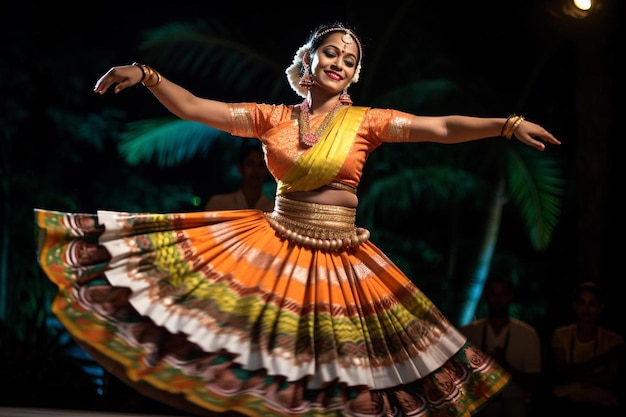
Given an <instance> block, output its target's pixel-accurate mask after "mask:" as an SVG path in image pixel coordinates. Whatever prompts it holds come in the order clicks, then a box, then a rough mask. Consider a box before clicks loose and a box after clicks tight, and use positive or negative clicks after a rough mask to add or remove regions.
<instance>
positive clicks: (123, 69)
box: [93, 65, 144, 94]
mask: <svg viewBox="0 0 626 417" xmlns="http://www.w3.org/2000/svg"><path fill="white" fill-rule="evenodd" d="M143 78H144V73H143V71H142V70H141V67H140V66H138V65H121V66H118V67H112V68H111V69H110V70H108V71H107V72H106V74H104V75H103V76H102V77H100V79H99V80H98V81H97V82H96V85H95V87H94V88H93V91H94V92H95V93H98V94H104V93H106V92H107V90H108V89H109V87H111V86H112V85H115V87H114V88H113V92H114V93H119V92H120V91H122V90H124V89H125V88H128V87H132V86H134V85H136V84H139V83H140V82H141V80H143Z"/></svg>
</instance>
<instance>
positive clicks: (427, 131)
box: [410, 116, 561, 151]
mask: <svg viewBox="0 0 626 417" xmlns="http://www.w3.org/2000/svg"><path fill="white" fill-rule="evenodd" d="M516 117H517V116H516ZM515 120H516V119H514V118H509V119H506V118H483V117H471V116H440V117H436V116H435V117H428V116H413V118H412V120H411V136H410V140H411V141H415V142H438V143H445V144H452V143H461V142H469V141H473V140H478V139H484V138H491V137H497V136H501V135H502V134H503V127H504V125H505V123H511V122H512V121H513V124H511V125H510V126H507V127H508V128H512V127H513V125H514V124H515V123H514V121H515ZM507 131H508V129H507ZM511 135H512V137H515V138H517V139H518V140H519V141H520V142H522V143H525V144H526V145H529V146H532V147H534V148H537V149H538V150H540V151H543V150H544V149H545V148H546V146H545V144H546V143H549V144H553V145H559V144H561V142H560V141H559V140H558V139H556V138H555V137H554V136H553V135H552V134H551V133H549V132H548V131H546V129H544V128H543V127H542V126H540V125H538V124H536V123H533V122H530V121H528V120H521V121H520V122H519V123H518V124H517V126H515V128H514V129H513V131H512V132H511Z"/></svg>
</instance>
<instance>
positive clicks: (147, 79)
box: [133, 62, 162, 88]
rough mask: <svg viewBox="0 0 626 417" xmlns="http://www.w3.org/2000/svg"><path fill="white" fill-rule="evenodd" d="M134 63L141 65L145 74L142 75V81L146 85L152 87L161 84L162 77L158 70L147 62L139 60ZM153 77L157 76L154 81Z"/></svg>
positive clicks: (140, 67)
mask: <svg viewBox="0 0 626 417" xmlns="http://www.w3.org/2000/svg"><path fill="white" fill-rule="evenodd" d="M133 65H134V66H136V67H139V69H140V70H141V73H142V74H143V76H142V77H141V80H140V82H141V83H142V84H143V85H144V86H146V87H148V88H151V87H156V86H157V85H159V84H161V79H162V77H161V74H159V72H158V71H156V70H155V69H153V68H152V67H149V66H147V65H145V64H140V63H138V62H133ZM153 78H156V80H154V81H153Z"/></svg>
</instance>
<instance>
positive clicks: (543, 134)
mask: <svg viewBox="0 0 626 417" xmlns="http://www.w3.org/2000/svg"><path fill="white" fill-rule="evenodd" d="M513 136H515V137H516V138H517V140H519V141H520V142H522V143H525V144H526V145H528V146H532V147H533V148H536V149H538V150H540V151H543V150H545V149H546V145H545V144H546V143H550V144H552V145H560V144H561V141H560V140H558V139H557V138H555V137H554V136H553V135H552V133H550V132H548V131H547V130H546V129H544V128H543V126H540V125H538V124H536V123H533V122H531V121H528V120H524V121H522V122H521V123H520V125H519V126H518V127H517V129H515V131H514V132H513Z"/></svg>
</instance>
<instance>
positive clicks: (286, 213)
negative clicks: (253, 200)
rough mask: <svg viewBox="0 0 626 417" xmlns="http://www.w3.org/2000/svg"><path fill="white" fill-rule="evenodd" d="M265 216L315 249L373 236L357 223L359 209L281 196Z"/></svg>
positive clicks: (294, 239)
mask: <svg viewBox="0 0 626 417" xmlns="http://www.w3.org/2000/svg"><path fill="white" fill-rule="evenodd" d="M265 216H266V217H267V220H268V221H269V223H270V225H271V226H272V228H274V230H276V232H277V233H278V234H279V235H280V236H281V237H283V238H285V239H287V240H289V241H292V242H295V243H297V244H299V245H301V246H305V247H308V248H312V249H323V250H339V249H343V248H347V247H351V246H358V245H360V244H361V243H363V242H365V241H366V240H368V239H369V237H370V233H369V231H368V230H366V229H363V228H361V227H358V228H357V227H356V226H355V220H356V209H354V208H348V207H342V206H331V205H326V204H317V203H308V202H303V201H297V200H291V199H288V198H286V197H283V196H277V197H276V200H275V202H274V211H273V212H271V213H266V214H265Z"/></svg>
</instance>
